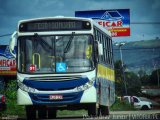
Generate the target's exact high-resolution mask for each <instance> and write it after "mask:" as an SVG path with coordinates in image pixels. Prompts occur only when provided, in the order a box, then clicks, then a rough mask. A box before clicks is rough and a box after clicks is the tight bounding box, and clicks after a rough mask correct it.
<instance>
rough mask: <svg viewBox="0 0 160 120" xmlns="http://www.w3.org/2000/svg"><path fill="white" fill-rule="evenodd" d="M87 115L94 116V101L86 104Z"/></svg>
mask: <svg viewBox="0 0 160 120" xmlns="http://www.w3.org/2000/svg"><path fill="white" fill-rule="evenodd" d="M88 116H89V117H94V116H96V104H95V103H93V104H89V105H88Z"/></svg>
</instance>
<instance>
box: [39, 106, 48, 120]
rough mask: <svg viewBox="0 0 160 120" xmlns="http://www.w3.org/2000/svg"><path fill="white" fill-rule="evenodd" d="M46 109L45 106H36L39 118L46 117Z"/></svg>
mask: <svg viewBox="0 0 160 120" xmlns="http://www.w3.org/2000/svg"><path fill="white" fill-rule="evenodd" d="M46 116H47V110H46V107H45V106H41V107H39V108H38V118H39V119H45V118H47V117H46Z"/></svg>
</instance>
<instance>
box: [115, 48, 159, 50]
mask: <svg viewBox="0 0 160 120" xmlns="http://www.w3.org/2000/svg"><path fill="white" fill-rule="evenodd" d="M144 49H149V50H150V49H152V50H153V49H160V47H153V48H123V49H122V50H144ZM113 50H119V49H113Z"/></svg>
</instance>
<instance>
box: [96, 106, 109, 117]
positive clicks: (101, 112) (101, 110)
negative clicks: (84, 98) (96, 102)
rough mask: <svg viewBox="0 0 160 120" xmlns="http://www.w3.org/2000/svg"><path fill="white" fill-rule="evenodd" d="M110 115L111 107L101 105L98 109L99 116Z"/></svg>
mask: <svg viewBox="0 0 160 120" xmlns="http://www.w3.org/2000/svg"><path fill="white" fill-rule="evenodd" d="M107 115H109V107H108V106H103V105H100V106H99V109H98V116H107Z"/></svg>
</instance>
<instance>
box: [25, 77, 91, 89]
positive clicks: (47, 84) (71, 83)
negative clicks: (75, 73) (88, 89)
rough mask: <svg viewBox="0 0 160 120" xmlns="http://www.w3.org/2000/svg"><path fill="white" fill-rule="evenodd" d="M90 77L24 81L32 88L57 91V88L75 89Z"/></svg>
mask: <svg viewBox="0 0 160 120" xmlns="http://www.w3.org/2000/svg"><path fill="white" fill-rule="evenodd" d="M88 81H89V79H88V78H87V77H86V78H79V79H76V80H74V79H73V80H65V81H64V80H63V81H62V80H59V81H45V80H44V81H38V80H26V79H24V81H23V83H24V84H25V85H26V86H28V87H31V88H35V89H38V90H42V91H47V90H48V91H57V90H67V89H73V88H75V87H78V86H81V85H84V84H85V83H87V82H88Z"/></svg>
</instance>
